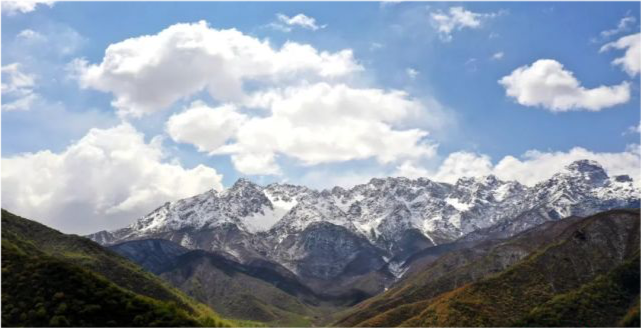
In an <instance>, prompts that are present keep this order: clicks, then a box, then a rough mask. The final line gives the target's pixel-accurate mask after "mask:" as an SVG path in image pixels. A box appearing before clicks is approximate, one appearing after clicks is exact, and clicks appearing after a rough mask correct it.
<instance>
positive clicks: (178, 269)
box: [109, 239, 368, 326]
mask: <svg viewBox="0 0 641 328" xmlns="http://www.w3.org/2000/svg"><path fill="white" fill-rule="evenodd" d="M109 248H110V249H112V250H114V251H115V252H118V253H120V254H122V255H123V256H125V257H128V258H130V259H131V260H133V261H135V262H137V263H139V264H141V265H142V266H143V267H145V268H146V269H148V270H150V271H154V272H155V273H157V274H158V275H160V277H162V278H164V279H165V280H166V281H169V282H170V283H172V285H174V286H176V287H178V288H180V289H181V290H183V291H184V292H185V293H187V294H188V295H190V296H191V297H193V298H195V299H197V300H199V301H201V302H204V303H207V304H209V305H211V306H212V307H213V308H215V309H216V310H217V311H219V312H220V313H221V314H222V315H224V316H225V317H228V318H236V319H243V320H254V321H261V322H265V323H268V324H270V325H277V326H309V325H312V324H314V325H318V324H321V323H322V322H324V321H325V320H326V319H325V317H327V312H330V311H332V310H333V309H336V308H344V307H345V306H349V305H351V304H353V303H354V302H355V301H356V300H362V299H363V298H365V297H367V296H368V295H366V294H363V293H359V294H352V295H350V294H349V292H346V293H343V294H341V295H340V296H332V295H328V294H317V293H315V292H314V291H313V290H312V289H310V288H309V287H307V286H306V285H304V284H302V283H301V282H300V281H299V278H298V277H297V276H296V275H294V274H293V273H292V272H290V271H289V270H287V269H286V268H284V267H282V266H280V265H278V264H275V263H271V262H267V261H262V260H255V261H252V262H249V263H238V262H236V261H234V260H233V259H230V258H228V257H227V256H222V255H219V254H216V253H212V252H206V251H202V250H193V251H189V250H186V249H184V248H182V247H181V246H179V245H177V244H174V243H173V242H171V241H168V240H156V239H154V240H134V241H128V242H124V243H122V244H117V245H113V246H110V247H109ZM161 262H162V264H161ZM347 290H348V291H349V290H350V289H347Z"/></svg>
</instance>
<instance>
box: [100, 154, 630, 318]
mask: <svg viewBox="0 0 641 328" xmlns="http://www.w3.org/2000/svg"><path fill="white" fill-rule="evenodd" d="M639 207H641V192H640V191H639V190H638V189H637V188H636V187H635V185H634V181H632V179H631V178H630V177H629V176H626V175H621V176H612V177H610V176H608V174H607V173H606V171H605V170H604V169H603V168H602V167H601V166H600V165H599V164H598V163H596V162H593V161H588V160H581V161H576V162H574V163H571V164H570V165H568V166H567V167H565V168H564V169H563V170H562V171H560V172H557V173H556V174H553V175H552V176H551V178H550V179H548V180H546V181H543V182H541V183H538V184H536V185H534V186H525V185H522V184H520V183H518V182H514V181H501V180H500V179H498V178H496V177H494V176H486V177H476V178H462V179H459V180H458V181H457V182H456V183H454V184H448V183H442V182H435V181H431V180H428V179H424V178H419V179H415V180H412V179H407V178H386V179H372V180H371V181H370V182H369V183H366V184H362V185H357V186H355V187H352V188H349V189H345V188H341V187H335V188H332V189H328V190H321V191H318V190H313V189H310V188H307V187H304V186H294V185H290V184H270V185H267V186H260V185H257V184H255V183H252V182H250V181H248V180H244V179H241V180H238V181H237V182H236V183H235V184H234V185H233V186H232V187H231V188H229V189H227V190H225V191H222V192H216V191H213V190H211V191H208V192H205V193H203V194H200V195H196V196H194V197H191V198H187V199H183V200H179V201H176V202H170V203H166V204H164V205H163V206H161V207H159V208H157V209H156V210H154V211H152V212H151V213H150V214H148V215H145V216H143V217H142V218H140V219H139V220H137V221H136V222H134V223H133V224H131V225H130V226H128V227H125V228H122V229H118V230H115V231H101V232H98V233H95V234H92V235H90V236H88V237H89V238H90V239H92V240H94V241H96V242H98V243H100V244H102V245H104V246H108V247H110V248H111V249H112V250H114V251H116V252H118V253H120V254H121V255H124V256H125V257H127V258H129V259H131V260H133V261H135V262H137V263H139V264H141V265H142V266H143V267H145V268H146V269H148V270H150V271H151V272H154V273H156V274H158V275H160V276H161V277H162V278H164V279H165V280H167V281H169V282H170V283H171V284H172V285H174V286H176V287H178V288H180V289H181V290H183V291H185V292H186V293H187V294H188V295H190V296H192V297H194V298H195V299H197V300H198V301H200V302H203V303H206V304H209V305H210V306H212V307H213V308H214V309H217V310H219V311H220V312H221V313H222V314H223V315H226V316H230V317H233V318H238V319H250V320H256V321H262V322H275V323H277V324H276V325H275V326H278V325H281V326H285V325H288V326H300V327H305V326H309V325H311V324H316V325H318V324H328V323H329V322H331V321H332V320H338V322H343V324H342V325H343V326H344V327H351V325H350V321H349V320H347V321H345V320H342V319H341V317H340V316H341V315H342V314H340V315H339V314H338V313H339V312H340V311H343V310H345V309H347V310H346V311H353V310H354V309H355V308H358V307H362V306H364V305H363V304H370V302H375V300H376V299H377V298H378V297H382V295H388V293H389V290H394V289H395V288H398V286H403V285H404V284H405V283H406V282H407V281H415V279H421V278H417V277H421V276H426V275H427V274H426V273H425V272H430V274H429V275H427V278H424V279H427V280H426V281H423V282H424V283H423V285H426V286H431V287H429V289H430V290H431V292H429V293H428V295H432V296H431V297H435V296H437V295H439V293H442V292H447V291H451V290H454V289H456V288H459V287H460V286H461V284H464V283H472V282H476V281H477V280H479V279H481V278H483V277H486V276H487V275H488V274H493V273H497V272H501V271H503V270H506V269H508V268H510V267H511V266H512V265H514V264H515V263H517V262H518V261H521V260H523V259H524V258H526V257H527V256H529V255H530V254H531V253H532V252H534V251H535V250H537V249H538V247H544V246H545V245H546V243H549V242H551V241H552V240H554V238H556V236H555V235H554V234H553V233H551V232H550V231H551V230H555V229H556V230H560V229H561V228H559V226H561V225H563V224H565V223H562V222H571V221H572V220H574V219H576V220H578V219H580V218H583V217H587V216H590V215H593V214H596V213H599V212H602V211H607V210H610V209H615V208H639ZM555 226H556V228H555ZM532 229H534V230H532ZM537 229H542V230H544V231H545V233H543V235H545V236H547V237H540V238H535V239H536V240H539V242H533V243H530V244H529V245H527V246H520V248H518V247H517V248H514V247H513V246H501V247H503V248H507V249H508V251H506V252H507V253H506V254H507V255H505V254H503V253H501V254H503V255H501V256H499V257H498V258H493V259H492V261H489V262H488V260H487V259H485V257H484V256H485V255H487V254H488V253H491V254H494V252H496V249H495V247H498V246H496V245H497V243H498V241H505V240H511V239H512V238H516V237H517V236H521V235H522V234H523V233H524V232H528V233H532V231H537ZM550 229H551V230H550ZM519 238H523V237H519ZM501 245H503V244H501ZM510 245H512V244H510ZM501 249H502V248H501ZM453 254H456V255H453ZM479 259H481V260H483V259H485V260H483V261H484V262H483V263H484V264H483V265H480V266H478V265H473V266H472V267H473V268H474V270H472V271H471V272H467V271H465V270H466V269H462V268H459V265H463V264H470V263H476V262H475V261H478V260H479ZM448 261H450V262H448ZM456 270H462V271H463V272H460V274H461V276H459V275H457V274H453V272H454V271H456ZM456 272H458V271H456ZM437 278H438V279H441V280H439V286H440V287H438V288H434V286H433V285H431V284H432V280H434V279H437ZM438 279H437V280H438ZM448 279H449V280H448ZM221 286H224V288H223V287H221ZM232 286H235V287H232ZM426 288H427V287H426ZM386 290H387V291H388V292H386V293H383V292H384V291H386ZM392 299H393V298H392ZM402 299H406V301H403V302H401V303H403V304H404V302H409V301H410V300H414V299H415V298H412V297H407V295H403V297H402ZM220 300H229V302H227V303H224V302H221V301H220ZM401 303H398V302H397V301H394V302H391V303H387V302H385V303H384V304H385V306H382V307H378V306H374V307H367V308H365V309H364V310H363V312H358V315H356V314H354V315H350V316H349V317H352V318H359V317H360V316H363V317H368V315H365V314H366V313H370V312H371V313H370V314H372V313H375V314H380V312H381V311H384V310H385V311H387V310H390V309H392V308H394V307H395V306H396V305H399V304H401ZM356 304H358V305H357V307H353V306H354V305H356ZM375 304H379V303H376V302H375ZM379 305H380V304H379ZM401 305H402V304H401ZM368 311H369V312H368ZM340 313H343V312H340ZM350 313H351V312H350ZM297 324H300V325H297ZM372 327H375V326H372Z"/></svg>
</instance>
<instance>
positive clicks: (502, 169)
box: [397, 145, 641, 186]
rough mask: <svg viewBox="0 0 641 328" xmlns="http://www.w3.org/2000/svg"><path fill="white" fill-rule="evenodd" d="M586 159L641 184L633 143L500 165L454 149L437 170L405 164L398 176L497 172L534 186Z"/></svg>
mask: <svg viewBox="0 0 641 328" xmlns="http://www.w3.org/2000/svg"><path fill="white" fill-rule="evenodd" d="M582 159H590V160H594V161H597V162H599V163H600V164H601V165H602V166H603V168H604V169H605V170H606V172H607V173H608V174H609V175H611V176H614V175H621V174H627V175H630V176H631V177H632V178H633V179H634V180H635V183H636V184H637V185H639V184H640V183H641V181H640V179H641V176H640V173H641V172H639V167H641V152H640V148H639V145H630V146H628V147H627V148H626V150H625V151H623V152H618V153H616V152H615V153H606V152H602V153H599V152H592V151H590V150H587V149H585V148H581V147H575V148H572V149H570V150H569V151H567V152H562V151H557V152H543V151H539V150H530V151H527V152H526V153H525V154H523V155H522V156H520V157H519V158H517V157H514V156H505V157H503V158H502V159H501V160H500V161H498V163H497V164H496V165H494V164H492V161H491V159H490V157H489V156H487V155H483V154H477V153H472V152H454V153H451V154H449V156H447V158H445V160H444V161H443V162H442V163H441V165H440V166H439V167H438V168H437V169H436V170H434V171H430V170H427V169H424V168H420V167H415V166H413V165H412V164H411V163H404V165H403V166H400V167H399V168H398V170H397V174H398V175H403V176H408V177H419V176H424V177H429V178H431V179H434V180H436V181H443V182H449V183H454V182H456V180H458V179H459V178H461V177H475V176H485V175H489V174H494V175H496V176H497V177H498V178H500V179H502V180H506V181H509V180H514V181H519V182H521V183H523V184H525V185H528V186H533V185H535V184H536V183H539V182H541V181H544V180H546V179H549V178H550V177H552V175H553V174H555V173H557V172H559V171H561V170H562V169H563V168H564V167H565V166H567V165H568V164H570V163H572V162H574V161H577V160H582Z"/></svg>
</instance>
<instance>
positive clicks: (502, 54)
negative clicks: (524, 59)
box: [492, 51, 505, 60]
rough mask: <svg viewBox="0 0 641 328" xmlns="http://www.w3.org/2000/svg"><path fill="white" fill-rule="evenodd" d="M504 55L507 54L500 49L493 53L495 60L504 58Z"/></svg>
mask: <svg viewBox="0 0 641 328" xmlns="http://www.w3.org/2000/svg"><path fill="white" fill-rule="evenodd" d="M504 55H505V54H504V53H503V51H499V52H497V53H495V54H493V55H492V59H494V60H500V59H503V56H504Z"/></svg>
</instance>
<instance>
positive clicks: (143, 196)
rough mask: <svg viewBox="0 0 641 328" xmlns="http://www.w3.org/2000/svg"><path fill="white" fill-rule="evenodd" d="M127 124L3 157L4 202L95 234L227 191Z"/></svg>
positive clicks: (217, 179)
mask: <svg viewBox="0 0 641 328" xmlns="http://www.w3.org/2000/svg"><path fill="white" fill-rule="evenodd" d="M165 159H167V158H166V157H165V155H164V154H163V149H162V146H161V139H160V138H154V139H152V140H151V141H150V142H146V141H145V140H144V136H143V135H142V133H140V132H138V131H136V130H135V129H134V128H133V127H132V126H131V125H129V124H127V123H123V124H120V125H118V126H116V127H113V128H108V129H97V128H95V129H92V130H90V131H89V132H88V133H87V134H86V135H85V136H84V137H82V138H81V139H80V140H78V141H77V142H75V143H73V144H71V145H70V146H69V147H68V148H67V149H65V150H64V151H61V152H59V153H54V152H51V151H49V150H45V151H39V152H36V153H24V154H19V155H15V156H12V157H7V158H2V173H1V174H2V187H3V188H2V206H3V207H4V208H7V209H9V210H11V211H14V212H16V213H17V214H21V215H24V216H27V217H30V218H34V219H36V220H47V221H46V222H44V223H45V224H47V225H50V226H52V227H54V228H58V229H61V230H63V231H65V232H72V233H90V232H95V231H96V230H98V229H105V228H116V227H121V226H122V225H124V224H126V223H129V222H131V220H132V219H134V218H136V217H138V216H140V215H143V214H145V213H147V212H149V211H151V210H153V209H154V208H155V207H157V206H159V205H161V204H162V203H163V202H166V201H170V200H176V199H179V198H184V197H188V196H193V195H194V194H197V193H201V192H204V191H206V190H209V189H212V188H213V189H217V190H221V189H222V184H221V179H222V177H221V175H219V174H218V173H217V172H216V171H215V170H214V169H212V168H209V167H206V166H203V165H199V166H197V167H195V168H193V169H186V168H184V167H182V166H181V165H180V164H178V163H176V162H175V161H174V162H173V163H167V162H165Z"/></svg>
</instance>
